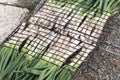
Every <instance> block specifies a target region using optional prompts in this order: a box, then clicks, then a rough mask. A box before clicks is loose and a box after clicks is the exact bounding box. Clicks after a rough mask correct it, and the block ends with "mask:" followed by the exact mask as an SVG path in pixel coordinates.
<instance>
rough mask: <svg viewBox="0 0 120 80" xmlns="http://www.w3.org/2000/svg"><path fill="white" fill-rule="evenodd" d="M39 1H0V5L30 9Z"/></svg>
mask: <svg viewBox="0 0 120 80" xmlns="http://www.w3.org/2000/svg"><path fill="white" fill-rule="evenodd" d="M40 1H41V0H0V3H3V4H10V5H15V6H16V5H17V6H21V7H26V8H29V7H30V8H31V7H34V6H36V5H37V4H38V3H39V2H40Z"/></svg>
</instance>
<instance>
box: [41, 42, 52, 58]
mask: <svg viewBox="0 0 120 80" xmlns="http://www.w3.org/2000/svg"><path fill="white" fill-rule="evenodd" d="M50 45H51V43H49V44H48V45H47V46H46V47H45V48H44V50H43V52H42V55H41V57H40V58H42V57H43V56H44V54H45V53H46V52H47V50H48V49H49V48H50ZM40 54H41V53H40Z"/></svg>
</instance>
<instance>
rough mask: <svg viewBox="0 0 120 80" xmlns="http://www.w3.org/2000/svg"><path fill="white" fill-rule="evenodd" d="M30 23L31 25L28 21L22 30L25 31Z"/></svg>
mask: <svg viewBox="0 0 120 80" xmlns="http://www.w3.org/2000/svg"><path fill="white" fill-rule="evenodd" d="M29 25H30V23H29V22H27V23H26V24H25V27H24V28H23V30H22V32H23V31H25V29H26V28H27V27H28V26H29Z"/></svg>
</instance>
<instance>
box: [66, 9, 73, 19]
mask: <svg viewBox="0 0 120 80" xmlns="http://www.w3.org/2000/svg"><path fill="white" fill-rule="evenodd" d="M72 13H73V10H72V11H70V13H69V14H68V15H67V18H68V17H69V16H70V15H71V14H72Z"/></svg>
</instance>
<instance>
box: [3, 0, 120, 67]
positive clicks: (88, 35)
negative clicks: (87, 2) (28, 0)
mask: <svg viewBox="0 0 120 80" xmlns="http://www.w3.org/2000/svg"><path fill="white" fill-rule="evenodd" d="M43 2H45V0H43ZM63 2H65V1H63ZM60 3H61V1H58V2H51V1H49V0H48V1H47V2H45V3H44V5H43V3H42V4H41V3H40V5H38V7H39V6H41V5H43V6H42V7H41V8H40V9H39V10H38V11H37V12H36V13H35V14H34V15H33V16H32V17H31V18H30V19H29V21H28V22H23V23H22V25H20V26H19V27H18V28H17V29H16V30H15V31H14V32H13V33H12V34H11V35H10V36H9V37H8V38H7V39H6V40H5V42H4V45H5V46H10V45H11V44H13V45H15V47H14V48H15V49H18V48H19V50H20V51H21V50H22V51H24V50H27V51H28V54H30V55H31V56H34V57H37V58H40V59H41V58H42V59H44V60H46V61H48V62H51V63H53V64H55V65H58V66H64V65H66V64H67V65H70V66H71V67H72V68H74V69H77V68H78V67H79V66H80V65H81V64H82V63H83V62H84V61H86V58H89V56H88V55H90V53H91V52H92V51H93V50H94V49H95V48H96V47H99V44H101V43H104V44H106V46H107V45H110V46H111V48H112V47H113V48H116V49H120V47H119V46H115V45H112V44H111V43H109V42H107V41H105V40H104V39H103V38H101V37H104V33H108V32H107V31H106V30H105V29H104V25H105V22H106V21H107V19H108V18H109V13H108V12H104V14H103V15H102V16H101V17H99V16H98V17H94V16H95V15H96V14H97V13H100V11H99V10H98V11H97V13H96V12H90V13H84V14H81V13H83V12H84V10H83V9H82V6H80V7H79V9H76V8H75V7H76V6H77V5H75V4H74V3H70V2H69V4H71V5H69V6H64V5H61V4H60ZM65 3H68V2H65ZM74 9H75V10H74ZM103 40H104V41H103ZM24 43H25V45H24ZM19 46H22V47H24V48H22V49H20V47H19ZM106 46H105V48H104V49H102V48H100V49H102V50H104V51H107V52H109V53H114V54H118V53H119V52H113V51H110V50H109V48H106ZM91 54H92V53H91ZM118 55H119V54H118Z"/></svg>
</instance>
